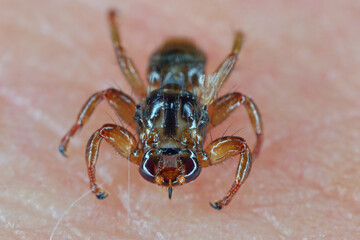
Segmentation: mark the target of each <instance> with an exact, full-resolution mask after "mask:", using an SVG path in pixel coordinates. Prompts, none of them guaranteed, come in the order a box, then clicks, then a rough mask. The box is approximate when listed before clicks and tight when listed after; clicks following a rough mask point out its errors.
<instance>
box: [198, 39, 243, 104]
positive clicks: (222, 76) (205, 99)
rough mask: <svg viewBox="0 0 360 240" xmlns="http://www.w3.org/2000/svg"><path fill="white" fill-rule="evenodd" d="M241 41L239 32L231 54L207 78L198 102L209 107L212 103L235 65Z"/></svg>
mask: <svg viewBox="0 0 360 240" xmlns="http://www.w3.org/2000/svg"><path fill="white" fill-rule="evenodd" d="M243 41H244V35H243V34H242V33H241V32H237V33H236V35H235V40H234V44H233V47H232V51H231V53H230V54H229V55H228V56H227V57H226V58H225V60H224V61H223V62H222V63H221V64H220V65H219V67H218V68H217V69H216V71H215V72H214V73H213V74H211V75H209V76H207V79H206V80H205V82H204V86H203V87H204V89H203V90H202V91H201V94H200V102H201V103H202V104H203V105H209V104H210V103H212V102H213V101H214V99H215V98H216V95H217V93H218V92H219V90H220V88H221V87H222V85H223V84H224V83H225V81H226V80H227V79H228V77H229V75H230V73H231V71H232V70H233V68H234V65H235V63H236V60H237V55H238V54H239V52H240V50H241V46H242V44H243Z"/></svg>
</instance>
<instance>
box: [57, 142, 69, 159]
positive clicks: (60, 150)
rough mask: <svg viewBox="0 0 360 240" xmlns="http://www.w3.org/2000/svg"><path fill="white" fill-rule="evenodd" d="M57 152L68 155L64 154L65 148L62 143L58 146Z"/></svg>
mask: <svg viewBox="0 0 360 240" xmlns="http://www.w3.org/2000/svg"><path fill="white" fill-rule="evenodd" d="M59 152H60V153H61V155H63V156H64V157H66V158H67V157H68V155H67V154H66V148H65V147H64V146H63V145H60V146H59Z"/></svg>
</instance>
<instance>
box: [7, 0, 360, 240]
mask: <svg viewBox="0 0 360 240" xmlns="http://www.w3.org/2000/svg"><path fill="white" fill-rule="evenodd" d="M0 6H1V8H0V83H1V88H0V115H1V118H0V131H1V139H0V166H1V169H2V171H1V185H0V188H1V195H0V239H49V237H50V235H51V233H52V231H53V229H54V227H55V225H56V223H57V221H58V220H59V218H60V217H61V216H62V215H63V214H64V212H65V211H66V209H67V208H68V207H69V206H70V205H71V204H72V203H74V201H76V200H77V199H79V198H80V197H81V196H82V195H83V194H84V193H86V192H87V191H88V190H89V184H88V178H87V172H86V166H85V161H84V151H85V146H86V143H87V140H88V138H89V137H90V136H91V134H92V133H93V132H94V131H95V130H96V129H98V128H99V127H101V126H102V125H103V124H104V123H112V122H114V121H115V122H116V123H119V120H118V119H117V118H116V116H115V115H114V114H113V112H112V111H111V109H110V108H109V107H108V106H107V105H106V104H101V105H100V107H99V109H97V110H96V111H95V113H94V116H93V117H92V118H91V119H90V121H89V123H88V124H87V125H86V126H85V127H84V128H83V130H82V132H81V133H80V134H78V135H77V136H76V137H75V138H74V139H73V140H72V142H71V144H70V147H69V152H68V153H69V157H68V158H67V159H66V158H63V157H62V156H61V155H60V153H59V152H58V149H57V147H58V144H59V141H60V139H61V137H62V136H63V135H64V134H65V133H66V131H67V130H68V129H69V128H70V126H71V125H72V124H73V122H74V121H75V118H76V114H77V113H78V111H79V110H80V108H81V106H82V104H83V103H84V102H85V101H86V99H87V98H88V97H89V96H90V95H91V94H93V93H94V92H96V91H99V90H103V89H106V88H109V87H117V88H120V89H121V90H123V91H124V92H127V93H131V89H130V87H129V86H128V85H127V84H126V82H125V79H124V77H123V75H122V74H121V72H120V69H119V67H118V66H117V63H116V59H115V54H114V52H113V49H112V45H111V41H110V33H109V29H108V25H107V20H106V12H107V10H108V9H109V8H110V7H116V8H118V9H119V10H120V14H121V23H120V26H121V33H122V39H123V42H124V46H125V48H126V50H127V52H128V54H129V55H130V56H131V57H132V58H133V60H134V62H135V64H136V65H137V68H138V69H139V71H140V73H141V74H142V76H143V77H144V75H145V70H146V67H147V64H148V60H149V57H150V55H151V53H152V52H153V51H154V50H155V49H156V48H157V47H158V46H159V45H160V44H161V43H162V42H163V41H164V40H165V39H167V38H169V37H173V36H185V37H189V38H191V39H193V40H195V41H196V43H197V44H198V46H199V47H200V48H201V49H203V50H204V51H205V53H206V54H207V57H208V64H207V71H208V73H211V72H212V71H213V70H214V69H215V68H216V67H217V65H218V64H219V63H220V62H221V61H222V60H223V59H224V58H225V56H226V55H227V54H228V53H229V52H230V50H231V46H232V40H233V36H234V32H235V30H238V29H242V30H243V31H244V33H245V34H246V42H245V44H244V46H243V49H242V52H241V53H240V55H239V61H238V63H237V65H236V69H235V70H234V72H233V73H232V75H231V77H230V79H229V81H228V82H227V83H226V84H225V86H224V87H223V89H222V91H221V92H220V95H223V94H225V93H227V92H230V91H240V92H242V93H244V94H248V95H250V96H251V97H252V98H253V99H254V101H255V102H256V103H257V105H258V106H259V109H260V111H261V113H262V116H263V121H264V128H265V133H264V145H263V149H262V151H261V153H260V156H259V158H258V159H256V161H255V163H254V164H253V167H252V172H251V173H250V176H249V178H248V180H247V182H246V183H245V184H244V186H243V187H242V188H241V189H240V190H239V192H238V193H237V195H236V196H235V197H234V199H233V200H232V202H231V204H230V205H229V206H227V207H225V208H224V209H223V210H221V211H216V210H214V209H212V208H211V207H210V206H209V204H208V202H209V201H213V200H217V199H220V198H222V197H223V196H224V194H225V193H226V191H227V190H228V189H229V188H230V185H231V183H232V181H233V176H234V174H235V170H236V165H237V159H233V160H228V161H227V162H225V163H224V164H221V165H219V166H213V167H210V168H204V169H203V170H202V173H201V175H200V176H199V177H198V178H197V179H196V181H194V182H193V183H189V184H186V185H184V186H182V187H179V188H175V189H174V192H173V197H172V200H171V201H169V199H168V197H167V191H166V188H160V187H158V186H156V185H154V184H150V183H148V182H146V181H145V180H144V179H142V177H141V176H140V174H139V173H138V169H137V167H136V166H135V165H133V164H132V165H129V163H128V162H127V160H126V159H123V158H121V157H120V156H119V155H117V154H116V153H115V151H114V150H113V149H112V148H111V147H110V146H109V145H107V144H103V145H102V148H101V150H100V156H99V164H98V171H97V176H98V182H99V183H103V187H104V188H105V189H107V190H108V191H109V197H108V198H107V199H106V200H103V201H100V200H98V199H96V197H95V196H94V195H93V194H87V195H85V196H84V197H83V198H82V199H80V200H79V201H78V202H76V203H75V204H74V205H73V207H72V208H71V209H69V210H68V211H67V212H66V215H65V216H64V218H63V219H62V221H61V223H60V225H59V226H58V228H57V230H56V232H55V234H54V237H53V239H360V184H359V183H360V157H359V154H360V148H359V145H360V121H359V119H360V99H359V92H360V80H359V79H360V74H359V70H358V68H359V65H360V57H359V56H360V48H359V40H360V31H358V24H356V23H359V21H360V15H359V11H360V4H359V1H356V0H352V1H341V2H340V1H335V0H331V1H297V2H293V1H285V0H283V1H256V2H253V1H235V0H232V1H231V0H229V1H221V3H220V1H207V2H206V4H203V1H190V0H183V1H160V0H156V1H155V0H152V1H146V0H141V1H130V0H126V1H101V2H100V1H95V0H91V1H69V0H66V1H57V2H55V1H52V2H51V3H50V2H49V1H40V0H36V1H31V2H30V1H6V0H0ZM231 123H232V124H231ZM119 124H120V123H119ZM230 124H231V125H230ZM229 126H230V127H229ZM228 127H229V128H228ZM227 128H228V130H227V132H226V133H225V135H232V134H233V133H235V132H236V131H238V130H240V129H241V131H239V132H238V133H237V134H236V135H239V136H241V137H244V138H245V139H247V140H248V142H249V144H250V146H253V144H254V140H255V137H254V134H253V133H252V129H251V126H250V123H249V120H248V117H247V116H246V113H245V110H244V109H242V110H241V111H237V112H236V113H234V114H233V115H232V117H231V119H229V121H227V122H226V123H224V124H222V125H221V126H218V127H217V128H216V129H214V131H212V132H211V134H212V137H213V138H215V137H220V136H221V135H222V134H223V132H224V131H225V130H226V129H227ZM208 140H210V138H209V139H208Z"/></svg>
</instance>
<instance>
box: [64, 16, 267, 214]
mask: <svg viewBox="0 0 360 240" xmlns="http://www.w3.org/2000/svg"><path fill="white" fill-rule="evenodd" d="M109 20H110V27H111V35H112V41H113V45H114V49H115V53H116V57H117V59H118V62H119V64H120V67H121V70H122V72H123V73H124V75H125V77H126V79H127V81H128V82H129V84H130V85H131V87H132V88H133V90H134V92H135V93H136V94H137V95H138V96H139V97H141V98H143V99H142V101H141V102H140V103H139V104H138V105H136V103H135V101H134V100H133V99H132V98H131V97H130V96H129V95H127V94H125V93H124V92H122V91H120V90H118V89H113V88H111V89H107V90H104V91H101V92H97V93H95V94H94V95H92V96H91V97H90V98H89V100H88V101H87V102H86V103H85V104H84V106H83V108H82V110H81V111H80V113H79V115H78V117H77V121H76V123H75V124H74V125H73V126H72V128H71V129H70V130H69V132H68V133H67V134H66V135H65V136H64V137H63V138H62V140H61V143H60V146H59V150H60V152H61V153H62V154H63V155H65V153H66V149H67V146H68V144H69V140H70V138H71V137H72V136H73V135H75V133H77V132H78V131H79V130H80V128H81V127H82V126H83V125H84V124H85V123H86V122H87V121H88V119H89V117H90V115H91V114H92V113H93V111H94V110H95V108H96V106H97V105H98V104H99V103H100V102H101V101H102V100H104V99H106V100H107V101H108V103H109V104H110V106H111V107H112V108H113V109H114V110H115V112H116V113H117V114H118V115H119V117H120V118H121V119H122V120H123V121H125V122H126V123H127V124H128V125H129V126H130V127H132V128H134V129H136V130H137V135H138V140H137V139H136V138H135V137H134V136H133V135H132V134H131V133H130V132H129V131H128V130H127V129H125V128H124V127H121V126H118V125H116V124H105V125H104V126H102V127H101V128H100V129H99V130H97V131H96V132H95V133H94V134H93V135H92V136H91V138H90V139H89V142H88V144H87V148H86V165H87V168H88V174H89V180H90V187H91V190H92V192H93V193H95V195H96V197H97V198H98V199H104V198H106V197H107V196H108V194H107V193H106V191H105V190H103V189H101V188H99V187H98V185H97V184H96V179H95V165H96V162H97V158H98V153H99V148H100V143H101V141H102V140H105V141H106V142H108V143H110V144H111V145H112V146H113V147H114V148H115V149H116V151H117V152H119V154H120V155H121V156H123V157H125V158H127V159H129V160H130V161H131V162H133V163H135V164H137V165H139V166H140V167H139V172H140V174H141V175H142V176H143V178H145V179H146V180H147V181H149V182H151V183H156V184H158V185H161V186H166V187H167V188H168V193H169V198H171V195H172V189H173V187H175V186H178V185H182V184H185V183H188V182H191V181H193V180H194V179H196V178H197V177H198V176H199V174H200V171H201V168H204V167H208V166H212V165H215V164H218V163H221V162H223V161H225V160H227V159H228V158H230V157H233V156H236V155H239V165H238V167H237V170H236V175H235V180H234V183H233V184H232V186H231V188H230V190H229V191H228V193H227V194H226V195H225V197H224V198H223V199H222V200H219V201H216V202H214V203H210V204H211V206H212V207H214V208H215V209H221V208H222V207H223V206H225V205H228V204H229V203H230V201H231V199H232V198H233V196H234V195H235V193H236V192H237V191H238V189H239V188H240V186H241V185H242V184H243V183H244V181H245V179H246V178H247V176H248V175H249V172H250V169H251V164H252V162H253V159H254V157H256V156H257V155H258V153H259V150H260V147H261V144H262V140H263V133H262V132H263V130H262V122H261V116H260V113H259V110H258V109H257V107H256V105H255V103H254V102H253V100H252V99H251V98H250V97H248V96H246V95H243V94H241V93H238V92H234V93H229V94H226V95H224V96H222V97H220V98H217V99H216V96H217V93H218V91H219V89H220V88H221V86H222V85H223V83H224V82H225V81H226V79H227V78H228V76H229V74H230V72H231V70H232V69H233V67H234V65H235V63H236V60H237V55H238V53H239V51H240V48H241V46H242V43H243V35H242V33H240V32H239V33H237V34H236V37H235V41H234V45H233V48H232V51H231V53H230V54H229V55H228V56H227V58H226V59H225V60H224V62H223V63H222V64H221V65H220V66H219V68H218V69H217V71H216V72H215V73H214V74H212V75H208V76H206V77H205V75H204V66H205V60H206V59H205V55H204V54H203V52H201V51H200V50H199V49H198V48H197V47H196V46H195V45H194V44H193V43H192V42H191V41H188V40H181V39H173V40H169V41H167V42H166V43H165V44H164V45H163V46H162V47H161V48H159V49H158V50H157V51H156V52H155V53H154V54H153V55H152V57H151V59H150V64H149V67H148V82H149V85H148V90H146V87H145V85H144V84H143V81H142V80H141V78H140V76H139V74H138V71H137V70H136V68H135V66H134V64H133V62H132V60H131V59H130V58H129V57H128V56H127V55H126V53H125V51H124V48H123V47H122V45H121V41H120V37H119V33H118V30H117V29H118V28H117V23H116V13H115V11H111V12H110V13H109ZM241 105H244V106H245V108H246V110H247V112H248V114H249V117H250V120H251V124H252V127H253V129H254V131H255V133H256V137H257V141H256V145H255V147H254V149H253V151H251V150H250V148H249V146H248V145H247V143H246V141H245V140H244V139H243V138H241V137H236V136H228V137H221V138H218V139H216V140H215V141H213V142H212V143H210V145H208V146H207V147H206V148H204V146H203V143H204V138H205V135H206V132H207V131H208V130H209V129H210V128H213V127H215V126H217V125H219V124H221V123H222V122H223V121H224V120H225V119H226V118H227V117H228V116H229V115H230V114H231V113H232V112H233V111H234V110H235V109H237V108H238V107H239V106H241Z"/></svg>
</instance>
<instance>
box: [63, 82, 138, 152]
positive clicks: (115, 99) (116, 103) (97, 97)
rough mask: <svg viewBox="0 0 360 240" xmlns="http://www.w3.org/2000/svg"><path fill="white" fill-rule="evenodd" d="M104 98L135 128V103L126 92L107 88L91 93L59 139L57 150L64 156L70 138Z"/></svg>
mask: <svg viewBox="0 0 360 240" xmlns="http://www.w3.org/2000/svg"><path fill="white" fill-rule="evenodd" d="M103 99H106V100H107V101H108V103H109V104H110V106H111V107H112V108H113V109H114V110H115V112H116V113H117V114H118V116H119V117H120V118H121V119H122V120H124V121H125V122H126V123H127V124H128V125H129V126H131V127H133V128H135V122H134V119H133V118H134V116H135V111H136V107H135V106H136V104H135V102H134V100H133V99H132V98H131V97H129V96H128V95H127V94H125V93H123V92H122V91H119V90H116V89H113V88H111V89H107V90H105V91H101V92H97V93H95V94H94V95H92V96H91V97H90V98H89V100H87V102H86V103H85V104H84V106H83V107H82V109H81V111H80V113H79V115H78V117H77V120H76V122H75V124H74V125H73V126H72V127H71V129H70V130H69V131H68V132H67V133H66V134H65V136H64V137H63V138H62V139H61V141H60V146H59V151H60V152H61V154H63V155H64V156H66V150H67V147H68V144H69V141H70V139H71V138H72V137H73V136H74V135H75V134H76V133H77V132H78V131H79V130H80V129H81V128H82V126H84V125H85V124H86V122H87V121H88V120H89V118H90V116H91V115H92V113H93V112H94V110H95V108H96V107H97V106H98V105H99V103H100V102H101V101H102V100H103Z"/></svg>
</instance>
